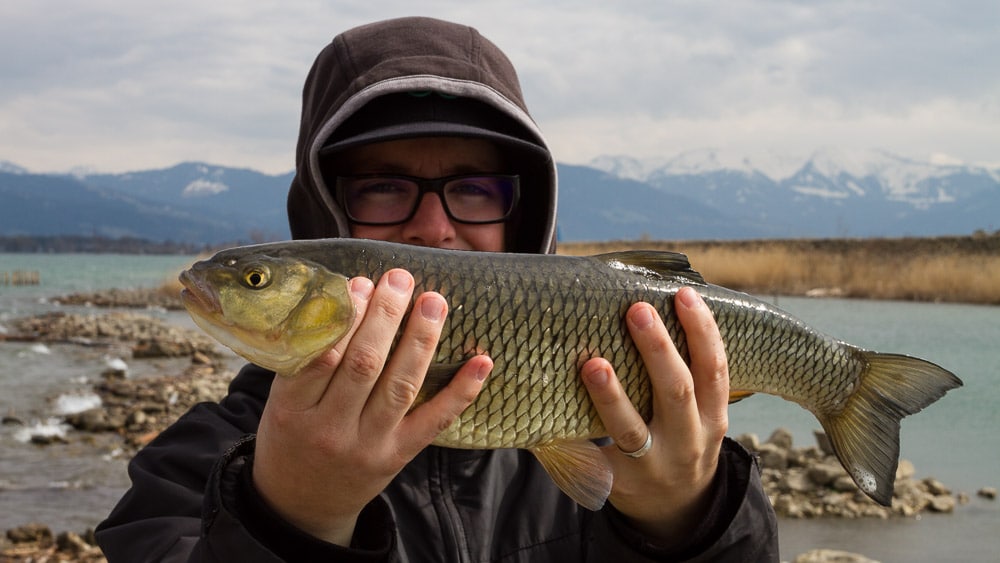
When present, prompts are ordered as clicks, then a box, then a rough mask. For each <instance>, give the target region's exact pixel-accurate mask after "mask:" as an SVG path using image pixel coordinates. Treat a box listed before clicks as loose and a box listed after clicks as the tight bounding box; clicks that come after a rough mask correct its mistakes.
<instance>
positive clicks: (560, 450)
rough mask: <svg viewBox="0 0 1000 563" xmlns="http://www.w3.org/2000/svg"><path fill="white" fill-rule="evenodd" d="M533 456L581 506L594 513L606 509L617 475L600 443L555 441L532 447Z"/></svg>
mask: <svg viewBox="0 0 1000 563" xmlns="http://www.w3.org/2000/svg"><path fill="white" fill-rule="evenodd" d="M531 453H533V454H535V457H536V458H538V461H539V462H541V464H542V467H543V468H545V471H546V472H547V473H548V474H549V476H550V477H552V480H553V481H555V483H556V485H558V487H559V488H560V489H562V491H563V492H564V493H566V495H567V496H569V497H570V498H572V499H573V500H575V501H576V502H577V504H579V505H580V506H583V507H584V508H588V509H590V510H594V511H597V510H600V509H601V507H602V506H604V502H605V501H606V500H607V499H608V495H610V494H611V485H612V483H613V482H614V472H613V471H612V470H611V465H610V464H609V463H608V460H607V458H606V457H604V452H602V451H601V449H600V448H599V447H597V445H596V444H594V443H593V442H591V441H590V440H553V441H551V442H547V443H544V444H539V445H537V446H535V447H533V448H531Z"/></svg>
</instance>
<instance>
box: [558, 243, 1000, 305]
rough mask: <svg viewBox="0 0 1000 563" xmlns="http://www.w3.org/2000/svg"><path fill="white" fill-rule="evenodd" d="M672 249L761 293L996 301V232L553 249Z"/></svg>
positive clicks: (711, 273)
mask: <svg viewBox="0 0 1000 563" xmlns="http://www.w3.org/2000/svg"><path fill="white" fill-rule="evenodd" d="M636 249H648V250H673V251H676V252H683V253H685V254H687V255H688V258H689V259H690V261H691V265H692V266H693V267H694V269H696V270H698V271H699V272H701V274H702V275H703V276H704V277H705V279H706V280H708V281H709V282H711V283H714V284H718V285H722V286H725V287H729V288H732V289H737V290H741V291H746V292H749V293H756V294H761V295H777V294H781V295H811V296H843V297H856V298H871V299H896V300H915V301H940V302H961V303H978V304H993V305H1000V234H995V235H984V236H969V237H938V238H900V239H807V240H758V241H652V240H640V241H612V242H601V243H576V242H574V243H560V247H559V252H560V254H568V255H586V254H597V253H601V252H613V251H617V250H636Z"/></svg>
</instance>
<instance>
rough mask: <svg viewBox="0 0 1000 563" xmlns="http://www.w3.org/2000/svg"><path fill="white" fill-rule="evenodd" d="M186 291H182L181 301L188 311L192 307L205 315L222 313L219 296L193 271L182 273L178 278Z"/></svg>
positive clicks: (210, 285)
mask: <svg viewBox="0 0 1000 563" xmlns="http://www.w3.org/2000/svg"><path fill="white" fill-rule="evenodd" d="M178 279H179V280H180V282H181V285H183V286H184V289H183V290H181V300H182V301H183V302H184V306H185V307H187V308H188V309H191V308H192V307H193V308H195V309H198V310H201V311H203V312H205V313H221V312H222V306H221V305H220V304H219V294H218V292H217V291H216V290H215V288H214V287H212V284H210V283H207V282H206V281H205V278H204V277H202V276H198V275H195V274H194V273H192V270H186V271H184V272H181V275H180V276H179V278H178Z"/></svg>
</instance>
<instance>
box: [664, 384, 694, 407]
mask: <svg viewBox="0 0 1000 563" xmlns="http://www.w3.org/2000/svg"><path fill="white" fill-rule="evenodd" d="M665 391H666V395H667V398H668V399H669V400H671V401H673V402H676V403H682V404H683V403H687V402H688V401H691V400H694V382H693V381H692V380H691V378H683V379H682V380H681V381H676V382H673V383H672V384H670V385H668V386H667V388H666V390H665Z"/></svg>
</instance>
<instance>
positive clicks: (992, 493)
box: [976, 487, 997, 500]
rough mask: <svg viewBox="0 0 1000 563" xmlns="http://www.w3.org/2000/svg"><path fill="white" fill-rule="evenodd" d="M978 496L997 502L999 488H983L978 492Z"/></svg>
mask: <svg viewBox="0 0 1000 563" xmlns="http://www.w3.org/2000/svg"><path fill="white" fill-rule="evenodd" d="M976 494H977V495H979V496H981V497H983V498H988V499H990V500H996V498H997V488H996V487H983V488H982V489H979V490H978V491H976Z"/></svg>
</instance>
